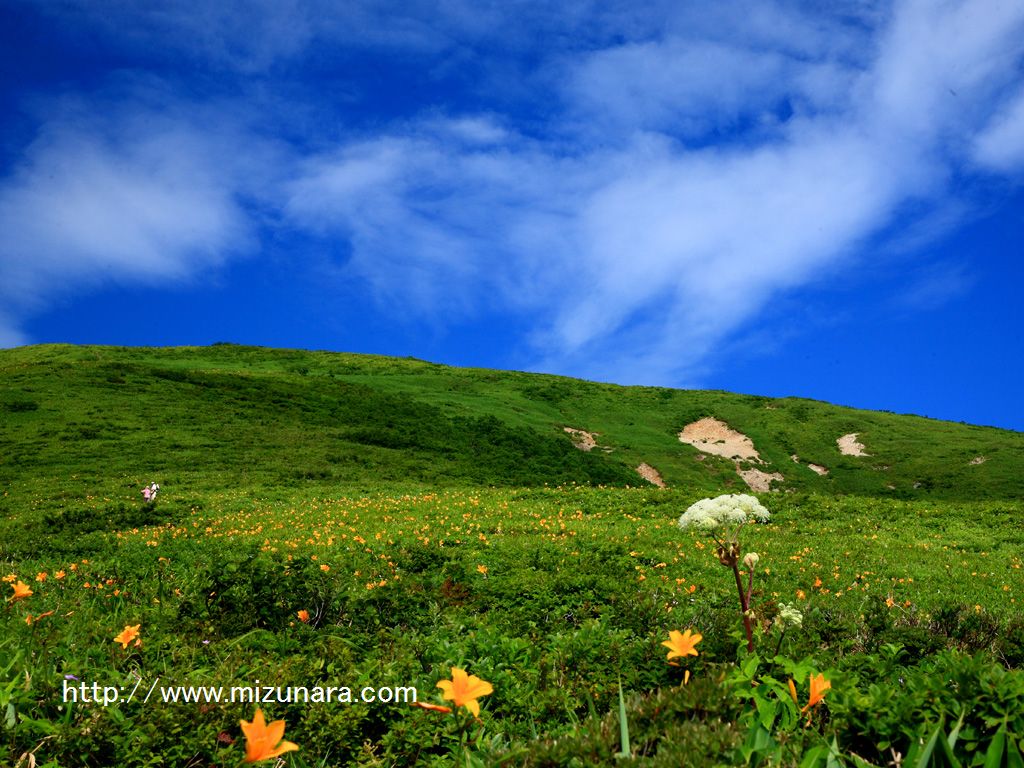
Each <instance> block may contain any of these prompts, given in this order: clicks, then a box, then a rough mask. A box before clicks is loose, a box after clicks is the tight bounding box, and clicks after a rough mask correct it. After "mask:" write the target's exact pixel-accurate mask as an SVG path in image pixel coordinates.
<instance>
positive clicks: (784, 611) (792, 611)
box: [775, 603, 804, 629]
mask: <svg viewBox="0 0 1024 768" xmlns="http://www.w3.org/2000/svg"><path fill="white" fill-rule="evenodd" d="M803 621H804V615H803V614H802V613H800V611H798V610H797V608H796V606H795V605H789V604H787V603H779V613H778V615H777V616H776V617H775V623H776V624H778V625H779V626H781V627H782V628H783V629H786V627H799V626H800V625H801V624H803Z"/></svg>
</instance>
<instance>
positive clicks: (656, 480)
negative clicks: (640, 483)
mask: <svg viewBox="0 0 1024 768" xmlns="http://www.w3.org/2000/svg"><path fill="white" fill-rule="evenodd" d="M636 471H637V473H638V474H639V475H640V477H642V478H643V479H644V480H646V481H647V482H649V483H651V484H652V485H656V486H658V487H659V488H664V487H665V481H664V480H662V479H661V473H660V472H658V470H656V469H655V468H654V467H652V466H651V465H650V464H648V463H647V462H644V463H643V464H641V465H640V466H639V467H637V468H636Z"/></svg>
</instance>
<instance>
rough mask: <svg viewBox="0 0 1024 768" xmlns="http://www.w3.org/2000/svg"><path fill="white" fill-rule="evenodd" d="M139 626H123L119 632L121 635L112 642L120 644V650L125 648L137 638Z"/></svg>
mask: <svg viewBox="0 0 1024 768" xmlns="http://www.w3.org/2000/svg"><path fill="white" fill-rule="evenodd" d="M141 626H142V625H141V624H135V625H133V626H128V625H127V624H125V626H124V629H122V630H121V634H119V635H118V636H117V637H115V638H114V642H115V643H120V644H121V647H122V648H127V647H128V643H130V642H131V641H132V640H135V639H136V638H138V636H139V627H141Z"/></svg>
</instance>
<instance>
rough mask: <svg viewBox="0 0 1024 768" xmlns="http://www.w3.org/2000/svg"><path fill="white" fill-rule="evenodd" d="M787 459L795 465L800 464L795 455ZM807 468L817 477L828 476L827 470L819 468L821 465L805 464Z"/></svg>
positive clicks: (798, 458)
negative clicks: (817, 475)
mask: <svg viewBox="0 0 1024 768" xmlns="http://www.w3.org/2000/svg"><path fill="white" fill-rule="evenodd" d="M789 458H791V459H792V460H793V461H794V462H796V463H797V464H799V463H800V457H799V456H797V455H796V454H795V453H794V454H793V455H792V456H790V457H789ZM807 468H808V469H809V470H811V472H814V473H816V474H819V475H827V474H828V469H827V468H825V467H823V466H821V464H812V463H811V462H807Z"/></svg>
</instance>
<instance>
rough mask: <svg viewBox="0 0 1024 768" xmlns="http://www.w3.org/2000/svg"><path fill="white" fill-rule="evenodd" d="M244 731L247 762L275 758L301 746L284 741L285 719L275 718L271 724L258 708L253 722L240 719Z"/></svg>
mask: <svg viewBox="0 0 1024 768" xmlns="http://www.w3.org/2000/svg"><path fill="white" fill-rule="evenodd" d="M239 724H240V725H241V726H242V733H244V734H245V762H247V763H257V762H259V761H260V760H273V759H274V758H275V757H278V756H279V755H283V754H284V753H285V752H291V751H293V750H296V749H298V748H299V745H298V744H293V743H292V742H290V741H282V739H283V738H284V720H275V721H274V722H272V723H271V724H270V725H267V721H266V720H264V719H263V712H262V711H261V710H260V709H259V708H257V709H256V714H254V715H253V716H252V722H251V723H247V722H246V721H245V720H240V721H239Z"/></svg>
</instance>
